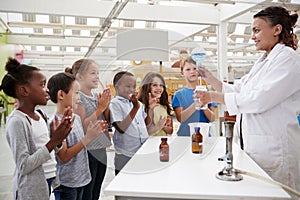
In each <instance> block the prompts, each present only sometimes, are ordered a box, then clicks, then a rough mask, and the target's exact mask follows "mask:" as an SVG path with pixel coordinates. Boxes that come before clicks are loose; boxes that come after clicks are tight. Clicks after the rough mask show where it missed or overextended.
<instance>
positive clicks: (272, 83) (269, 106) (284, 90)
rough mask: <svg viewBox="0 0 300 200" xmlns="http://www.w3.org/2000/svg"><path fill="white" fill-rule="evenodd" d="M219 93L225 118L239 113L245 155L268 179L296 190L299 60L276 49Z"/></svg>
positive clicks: (299, 175)
mask: <svg viewBox="0 0 300 200" xmlns="http://www.w3.org/2000/svg"><path fill="white" fill-rule="evenodd" d="M223 93H224V100H225V104H226V107H227V109H228V112H229V114H230V115H235V114H237V115H238V114H241V113H242V114H243V119H242V130H243V132H242V135H243V141H244V150H245V152H247V153H248V154H249V156H250V157H251V158H252V159H254V160H255V161H256V162H257V163H258V164H259V165H260V167H262V168H263V169H264V170H265V171H266V172H267V173H268V174H269V175H270V176H271V177H272V178H273V179H274V180H276V181H279V182H281V183H283V184H286V185H289V186H290V187H292V188H294V189H296V190H298V191H300V127H299V125H298V121H297V115H296V113H297V112H299V111H300V56H299V55H298V54H297V53H296V52H295V51H294V50H293V49H291V48H289V47H286V46H285V45H283V44H277V45H276V46H275V47H274V48H273V49H272V51H271V52H270V53H269V55H268V56H267V57H266V54H264V55H263V56H262V57H261V58H260V59H259V60H258V61H257V62H256V63H255V65H254V66H253V68H252V69H251V70H250V72H249V74H247V75H245V76H244V77H242V78H241V79H240V80H238V81H237V82H236V83H235V85H229V84H226V83H224V84H223ZM236 125H237V126H236V127H239V126H240V125H239V119H238V120H237V124H236Z"/></svg>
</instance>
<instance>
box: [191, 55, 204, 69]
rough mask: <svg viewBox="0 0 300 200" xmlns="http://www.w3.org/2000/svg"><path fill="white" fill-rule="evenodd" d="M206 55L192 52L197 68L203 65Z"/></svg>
mask: <svg viewBox="0 0 300 200" xmlns="http://www.w3.org/2000/svg"><path fill="white" fill-rule="evenodd" d="M205 56H206V54H205V53H192V59H193V60H194V61H195V62H196V65H197V69H199V68H200V67H201V65H202V62H203V60H204V58H205Z"/></svg>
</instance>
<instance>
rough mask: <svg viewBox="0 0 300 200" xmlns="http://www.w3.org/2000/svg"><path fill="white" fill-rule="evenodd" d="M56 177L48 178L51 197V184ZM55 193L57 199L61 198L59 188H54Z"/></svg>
mask: <svg viewBox="0 0 300 200" xmlns="http://www.w3.org/2000/svg"><path fill="white" fill-rule="evenodd" d="M54 179H55V177H52V178H48V179H47V183H48V189H49V197H50V195H51V185H52V182H53V181H54ZM53 193H54V196H55V200H60V192H59V190H58V189H57V188H55V189H54V190H53Z"/></svg>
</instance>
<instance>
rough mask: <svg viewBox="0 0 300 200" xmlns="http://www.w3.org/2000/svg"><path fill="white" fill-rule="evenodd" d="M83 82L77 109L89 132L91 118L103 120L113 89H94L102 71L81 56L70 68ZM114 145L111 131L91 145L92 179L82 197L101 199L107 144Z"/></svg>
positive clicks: (89, 147) (92, 119) (90, 163)
mask: <svg viewBox="0 0 300 200" xmlns="http://www.w3.org/2000/svg"><path fill="white" fill-rule="evenodd" d="M71 72H72V74H73V75H74V76H75V78H76V80H77V81H78V83H79V85H80V92H79V95H80V103H79V105H78V107H77V108H76V109H74V112H75V113H76V114H78V115H79V116H80V118H81V121H82V124H83V129H84V131H85V133H86V130H87V127H88V124H89V123H90V121H95V120H99V119H101V120H104V116H103V114H104V112H105V110H107V108H108V105H109V102H110V98H111V95H110V90H109V89H105V90H104V91H103V93H102V94H98V93H96V92H93V91H92V90H93V89H96V88H98V84H99V71H98V66H97V64H96V62H95V61H93V60H91V59H80V60H78V61H76V62H75V63H74V64H73V66H72V70H71ZM110 145H111V141H110V138H109V134H108V133H106V134H101V135H99V137H97V139H96V140H94V141H92V142H91V144H90V145H89V146H88V156H89V167H90V173H91V175H92V181H91V182H90V183H89V184H88V185H86V186H85V187H84V191H83V199H93V200H94V199H99V196H100V191H101V185H102V182H103V180H104V177H105V173H106V163H107V155H106V147H108V146H110Z"/></svg>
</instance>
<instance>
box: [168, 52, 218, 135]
mask: <svg viewBox="0 0 300 200" xmlns="http://www.w3.org/2000/svg"><path fill="white" fill-rule="evenodd" d="M180 68H181V74H182V75H183V76H184V78H185V81H186V84H187V85H186V87H184V88H183V89H181V90H178V91H176V92H175V94H174V97H173V101H172V106H173V108H174V111H175V114H176V118H177V120H178V121H179V122H181V124H180V126H179V129H178V132H177V135H178V136H189V135H190V129H189V126H188V124H189V123H191V122H205V123H208V122H212V121H214V120H215V113H214V111H215V107H216V104H209V105H208V108H207V109H205V110H196V109H195V105H194V99H193V95H194V90H195V88H196V86H197V85H198V71H197V70H196V62H195V61H194V60H193V59H192V58H191V57H188V58H187V59H186V60H184V61H182V62H181V63H180Z"/></svg>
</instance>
